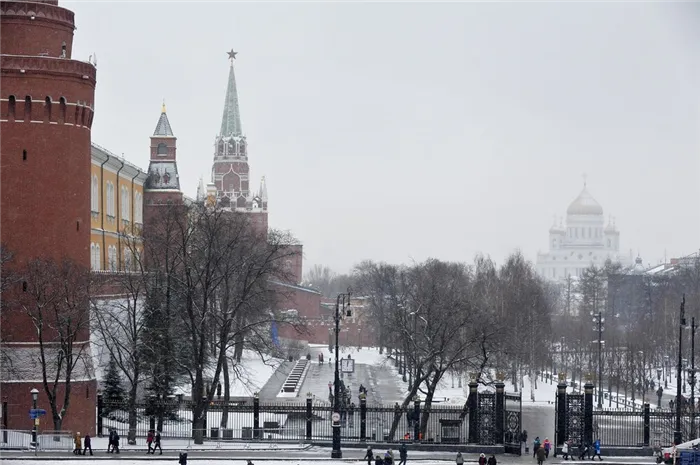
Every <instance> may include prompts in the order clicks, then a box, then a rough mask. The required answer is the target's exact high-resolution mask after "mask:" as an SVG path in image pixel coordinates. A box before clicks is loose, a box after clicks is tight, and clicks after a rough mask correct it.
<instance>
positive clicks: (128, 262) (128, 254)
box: [123, 247, 132, 271]
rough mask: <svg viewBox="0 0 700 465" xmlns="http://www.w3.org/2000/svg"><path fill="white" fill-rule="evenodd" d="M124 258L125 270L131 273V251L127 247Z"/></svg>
mask: <svg viewBox="0 0 700 465" xmlns="http://www.w3.org/2000/svg"><path fill="white" fill-rule="evenodd" d="M123 256H124V270H125V271H131V266H132V263H131V249H129V248H127V247H124V252H123Z"/></svg>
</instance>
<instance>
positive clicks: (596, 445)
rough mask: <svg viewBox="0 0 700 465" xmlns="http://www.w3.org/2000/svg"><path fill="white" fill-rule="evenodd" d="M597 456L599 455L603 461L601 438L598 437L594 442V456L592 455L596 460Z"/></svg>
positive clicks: (592, 458)
mask: <svg viewBox="0 0 700 465" xmlns="http://www.w3.org/2000/svg"><path fill="white" fill-rule="evenodd" d="M596 457H598V458H599V459H600V461H601V462H602V461H603V457H601V455H600V439H596V440H595V442H594V443H593V457H591V460H595V458H596Z"/></svg>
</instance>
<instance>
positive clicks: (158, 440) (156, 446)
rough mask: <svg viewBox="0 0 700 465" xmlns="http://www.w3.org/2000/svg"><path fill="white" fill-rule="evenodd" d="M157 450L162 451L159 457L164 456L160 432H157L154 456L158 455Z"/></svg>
mask: <svg viewBox="0 0 700 465" xmlns="http://www.w3.org/2000/svg"><path fill="white" fill-rule="evenodd" d="M156 449H159V450H160V454H158V455H163V448H162V447H161V446H160V431H156V437H155V445H154V446H153V452H151V453H152V454H153V455H155V454H156Z"/></svg>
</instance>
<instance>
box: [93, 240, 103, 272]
mask: <svg viewBox="0 0 700 465" xmlns="http://www.w3.org/2000/svg"><path fill="white" fill-rule="evenodd" d="M101 261H102V260H100V245H99V244H95V243H92V244H90V268H92V269H93V270H99V269H100V268H101V267H100V262H101Z"/></svg>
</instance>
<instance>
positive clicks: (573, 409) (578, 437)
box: [563, 394, 584, 446]
mask: <svg viewBox="0 0 700 465" xmlns="http://www.w3.org/2000/svg"><path fill="white" fill-rule="evenodd" d="M583 396H584V394H567V396H566V431H565V432H564V437H563V440H569V441H571V442H572V444H574V445H576V446H578V445H579V444H581V443H582V442H583V418H584V409H583Z"/></svg>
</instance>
